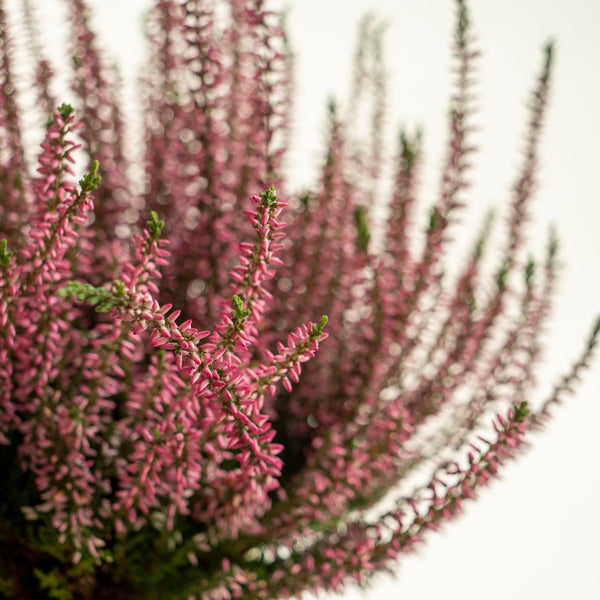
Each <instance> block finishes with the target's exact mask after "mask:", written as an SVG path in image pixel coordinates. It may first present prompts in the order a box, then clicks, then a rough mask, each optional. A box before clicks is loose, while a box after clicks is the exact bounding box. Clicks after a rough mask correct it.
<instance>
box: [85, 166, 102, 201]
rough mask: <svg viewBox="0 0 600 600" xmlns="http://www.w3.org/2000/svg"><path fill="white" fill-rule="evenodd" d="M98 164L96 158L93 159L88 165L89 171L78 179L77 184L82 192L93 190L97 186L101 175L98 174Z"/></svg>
mask: <svg viewBox="0 0 600 600" xmlns="http://www.w3.org/2000/svg"><path fill="white" fill-rule="evenodd" d="M99 166H100V164H99V163H98V161H97V160H95V161H93V162H92V164H91V167H90V172H89V173H86V174H85V175H84V176H83V177H82V178H81V179H80V180H79V186H80V187H81V191H82V193H84V194H85V193H86V192H93V191H94V190H95V189H96V188H97V187H98V184H99V183H100V181H101V180H102V177H100V175H98V167H99Z"/></svg>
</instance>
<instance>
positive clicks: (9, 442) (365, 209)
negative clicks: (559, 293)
mask: <svg viewBox="0 0 600 600" xmlns="http://www.w3.org/2000/svg"><path fill="white" fill-rule="evenodd" d="M68 5H69V9H70V12H69V14H70V22H71V25H72V43H71V45H70V48H71V50H72V56H73V71H72V78H71V84H72V91H73V94H74V96H75V97H74V100H73V106H75V110H74V109H73V108H72V106H71V105H69V104H63V105H61V106H60V107H59V109H58V110H57V111H56V113H55V114H54V116H53V117H52V119H51V120H50V121H49V122H48V125H47V129H46V133H45V136H44V140H43V142H42V144H41V148H42V151H41V154H40V155H39V158H38V163H37V165H36V166H35V167H30V166H29V165H28V163H27V160H25V156H26V155H27V152H25V148H24V147H23V141H22V139H23V138H22V134H21V125H22V123H21V119H20V113H19V108H18V105H19V103H18V101H17V98H16V97H15V95H14V89H15V87H16V84H15V71H14V69H13V63H12V57H11V48H12V45H13V44H14V43H15V40H17V41H18V36H16V37H15V40H12V39H11V37H10V36H9V28H8V25H7V23H8V20H7V18H6V14H5V12H4V10H3V8H2V6H0V139H1V140H2V148H0V189H1V192H2V193H1V194H0V217H1V218H0V230H1V234H0V497H1V498H3V499H4V498H6V501H0V546H5V547H10V548H11V551H12V552H11V556H7V557H4V556H3V557H2V559H3V560H0V587H1V588H2V592H6V593H8V594H9V595H10V594H12V596H14V597H19V598H21V597H22V598H40V597H45V596H44V594H45V595H46V596H48V597H63V598H65V599H67V598H72V599H73V600H75V599H79V598H81V599H83V600H87V599H89V598H95V599H98V600H103V599H104V598H110V599H111V600H114V599H116V600H120V599H121V598H123V599H125V598H131V597H140V598H142V597H143V598H160V599H161V600H163V599H164V598H177V599H182V600H189V599H190V598H200V599H201V600H215V599H217V598H222V599H227V598H230V597H233V598H245V599H247V600H250V599H256V600H269V599H272V598H282V599H283V598H287V597H290V596H292V595H294V596H300V595H301V594H302V593H303V592H305V591H319V590H339V589H341V588H342V587H343V586H344V585H345V584H346V583H347V582H349V581H358V582H361V583H364V582H365V581H366V580H367V579H368V578H369V577H370V576H371V574H372V573H373V572H375V571H377V570H382V569H389V568H390V567H391V566H392V565H393V564H394V563H395V561H397V560H398V559H399V558H400V557H401V556H402V555H403V554H406V553H408V552H411V551H412V550H413V549H414V548H415V546H416V545H417V544H418V543H420V542H421V541H422V540H423V539H424V538H425V535H426V533H427V532H428V531H432V530H433V531H435V530H437V529H438V528H439V527H440V526H441V525H442V524H443V523H444V522H445V521H447V520H449V519H453V518H455V517H456V515H458V514H459V512H460V511H461V509H462V503H463V501H464V500H467V499H470V498H472V497H474V496H475V495H476V492H477V491H478V490H479V489H480V488H481V487H482V486H484V485H487V484H488V482H489V481H491V480H492V479H493V478H494V477H495V476H496V474H497V471H498V469H499V467H500V465H501V464H503V463H504V462H505V461H506V460H508V459H510V458H513V457H514V456H515V455H516V453H517V452H518V451H519V450H520V449H521V448H522V447H523V446H524V445H525V441H526V436H527V435H528V434H529V432H530V431H531V430H534V429H538V428H539V427H540V426H541V425H542V424H543V422H544V421H545V420H546V419H547V418H548V416H549V413H550V409H551V407H552V406H554V405H555V404H557V403H558V402H560V401H562V399H563V398H564V397H565V395H566V393H568V392H570V391H571V389H572V387H573V385H574V383H575V382H576V381H577V379H578V378H579V376H580V374H581V372H582V371H583V370H584V369H585V368H587V367H588V366H589V364H590V361H591V358H592V355H593V353H594V351H595V350H596V347H597V344H598V339H599V337H600V321H598V322H597V323H596V324H595V326H594V328H593V331H592V333H591V334H590V337H589V339H588V340H587V343H586V345H585V347H584V350H583V352H582V353H581V356H580V357H579V359H578V360H576V361H575V363H574V365H573V367H572V368H571V370H570V371H568V372H567V374H566V375H565V376H564V377H563V378H562V379H561V380H559V382H558V384H557V385H556V387H555V388H554V389H553V391H552V393H551V394H550V395H549V397H548V398H547V399H546V401H545V402H542V403H541V404H539V403H538V402H537V401H536V400H535V398H533V387H534V382H535V367H536V365H537V363H538V362H539V360H540V357H541V351H542V345H541V342H540V340H541V334H542V333H543V330H544V327H545V323H546V322H547V319H548V315H549V310H550V304H551V301H552V297H553V293H554V290H555V287H556V286H555V280H556V271H557V250H558V247H557V242H556V237H555V235H554V234H551V236H550V240H549V243H548V250H547V254H546V257H545V259H544V261H543V263H542V264H540V266H538V263H536V262H535V261H534V260H533V259H527V260H525V259H524V258H523V256H522V245H523V242H524V239H525V229H524V226H525V225H526V222H527V218H528V214H529V210H530V209H529V203H530V199H531V196H532V192H533V191H534V187H535V185H534V183H535V180H536V170H537V163H538V149H537V148H538V144H539V139H540V133H541V126H542V123H543V118H544V114H545V108H546V104H547V96H548V90H549V83H550V75H551V68H552V57H553V49H552V45H551V44H550V45H548V46H546V48H545V50H544V61H543V65H542V69H541V71H540V75H539V78H538V82H537V84H536V86H535V89H534V92H533V99H532V102H531V105H530V117H529V121H528V130H527V131H528V133H527V144H526V148H525V155H524V160H523V164H522V166H521V169H520V171H519V173H518V175H517V178H516V183H515V185H514V189H513V196H512V202H511V207H510V218H509V221H508V230H507V232H506V242H505V244H504V246H503V248H502V249H501V250H502V252H501V254H500V256H499V260H498V263H497V266H496V267H495V269H494V270H493V271H491V272H488V270H487V267H486V261H485V256H484V254H485V252H486V246H487V244H486V242H487V240H488V238H490V229H491V226H492V220H491V218H488V219H486V221H485V222H484V223H483V225H482V228H481V230H480V232H479V233H478V235H477V237H476V239H475V240H474V242H473V245H472V249H471V251H470V253H469V255H468V256H467V258H466V260H465V262H464V264H463V265H462V267H460V268H459V269H457V270H456V278H455V279H454V280H452V281H451V280H450V279H449V278H447V277H445V276H444V271H445V265H444V257H445V252H446V249H447V248H448V247H449V244H450V239H451V231H452V227H454V225H455V222H456V220H457V217H458V216H459V215H460V212H461V209H462V208H463V207H464V206H465V205H466V201H467V194H466V190H467V188H468V180H467V177H468V170H469V168H470V164H469V159H470V156H471V154H472V152H473V150H474V149H473V148H472V146H471V145H470V142H469V134H470V129H471V126H470V122H471V115H472V112H473V109H472V104H471V93H470V90H471V85H472V82H473V77H472V73H473V67H474V63H475V60H476V58H477V54H478V53H477V50H476V48H474V42H473V39H474V38H473V34H472V25H471V20H470V17H469V14H468V11H467V7H466V3H465V2H464V1H463V0H456V6H457V24H456V35H455V40H454V53H455V58H456V67H457V68H456V76H455V93H454V95H453V97H452V99H451V107H450V109H451V110H450V122H449V131H448V142H447V150H446V158H445V162H444V164H443V167H442V175H441V183H440V189H439V194H438V199H437V202H435V203H434V205H433V206H432V207H431V209H430V211H429V219H428V222H427V223H426V224H425V227H424V231H422V232H421V233H422V234H423V245H422V247H421V248H419V247H418V246H416V245H415V244H414V241H413V240H414V234H415V228H416V227H417V220H416V219H415V215H416V214H417V188H418V183H419V174H420V166H421V162H422V143H421V136H420V133H419V132H418V131H417V132H416V133H409V132H408V131H406V130H402V131H401V132H400V134H399V136H398V141H399V144H398V150H397V156H396V159H395V164H394V172H393V174H392V182H391V183H392V186H393V187H392V193H391V197H390V201H389V217H388V221H387V224H385V225H384V231H383V234H382V235H380V234H379V231H381V228H378V226H377V224H375V223H374V222H373V220H374V219H373V212H372V211H370V206H371V205H373V204H375V203H376V202H379V200H380V196H381V194H382V190H383V189H384V188H386V187H387V186H384V183H385V182H384V181H383V177H384V172H385V170H384V169H383V168H382V164H383V156H384V148H383V144H382V139H383V136H382V129H381V128H382V123H384V122H385V108H386V101H385V90H386V86H387V82H386V76H385V73H386V68H385V62H384V57H383V53H382V48H383V46H382V41H381V33H382V30H383V28H384V26H383V25H381V24H379V23H377V21H376V20H375V19H373V18H367V19H365V21H364V23H363V26H362V28H361V36H362V38H361V42H360V43H359V49H358V52H357V64H356V69H355V81H354V95H353V98H352V100H351V103H350V108H349V111H348V112H346V113H344V109H343V107H342V105H341V104H339V103H336V102H334V101H332V102H331V103H330V105H329V110H328V114H327V117H328V138H327V142H326V147H325V152H324V159H323V164H322V172H321V176H320V178H319V180H318V181H317V183H316V185H315V187H314V189H312V190H310V191H308V192H306V193H302V194H300V195H294V194H289V193H287V192H283V194H284V195H285V197H286V199H289V203H288V202H285V203H284V202H282V201H281V200H280V199H279V198H278V196H277V194H276V192H275V187H277V189H279V190H285V172H284V170H283V165H284V162H283V161H284V158H285V151H286V141H287V135H288V132H289V122H290V100H289V98H290V87H291V85H292V81H291V74H290V65H291V62H292V56H291V52H290V48H289V43H288V40H287V36H286V33H285V31H284V28H283V26H282V21H281V20H280V19H279V16H278V15H277V14H275V13H272V12H270V11H268V10H267V9H266V6H265V3H264V1H263V0H228V1H227V2H224V3H222V4H219V5H218V6H217V5H216V3H214V2H212V1H208V0H195V1H192V0H189V1H188V0H156V2H155V5H154V7H153V8H152V9H151V11H150V13H149V16H148V27H147V30H148V37H149V42H150V48H151V56H150V58H149V60H148V63H147V66H148V68H147V69H146V71H145V73H144V75H143V83H142V86H143V98H144V111H143V112H144V119H143V120H144V127H145V143H146V146H145V154H144V159H143V161H141V164H138V165H135V166H136V167H137V173H139V171H140V169H142V168H143V169H144V170H145V176H144V177H143V178H142V181H141V182H140V180H139V178H138V177H137V176H136V179H135V181H134V180H132V179H131V177H130V176H129V175H130V173H129V170H128V165H129V163H128V161H126V160H125V145H124V139H125V138H124V129H123V128H124V123H126V122H127V120H128V117H129V114H128V111H129V110H130V108H129V107H124V105H122V104H121V103H119V101H118V93H117V87H118V80H119V79H118V76H117V74H116V73H115V72H114V70H112V69H111V68H109V67H107V66H106V65H105V64H104V61H103V56H102V54H101V53H100V52H99V51H98V50H97V46H96V38H95V36H94V34H93V33H92V32H91V30H90V27H89V21H90V18H89V11H88V9H87V6H86V3H85V1H84V0H69V3H68ZM25 9H26V10H25V20H26V29H27V31H28V37H29V41H28V45H29V46H30V48H31V50H32V53H33V58H34V59H35V64H36V65H37V67H38V70H37V74H36V77H35V78H34V81H35V83H34V87H35V90H34V91H35V93H36V96H37V106H38V107H40V108H41V110H42V111H43V112H45V111H46V109H47V107H48V106H49V103H50V102H51V93H50V91H49V90H50V89H52V87H53V86H52V85H51V84H52V83H53V82H52V81H51V78H52V69H51V68H50V67H49V63H48V61H46V59H45V58H44V55H43V50H42V49H41V47H40V46H39V44H38V43H37V41H36V36H35V35H34V32H35V23H34V16H35V15H34V12H33V7H32V5H30V4H28V3H27V4H26V7H25ZM365 105H366V106H368V107H369V109H370V119H371V132H370V139H369V140H368V141H367V143H364V142H363V141H362V140H361V139H360V136H359V135H357V134H356V131H355V125H356V122H357V120H359V119H357V118H355V117H356V115H357V113H358V112H359V111H360V109H361V107H363V106H365ZM45 116H46V115H45V114H44V118H45ZM75 134H76V135H77V138H78V139H76V138H75V137H74V135H75ZM78 140H79V141H81V148H80V146H79V143H78ZM357 149H360V150H357ZM78 151H80V152H81V154H80V155H79V156H78V155H77V154H76V152H78ZM84 154H86V155H87V157H86V156H85V155H84ZM86 158H87V159H89V163H86ZM79 159H81V160H79ZM80 163H81V164H89V166H88V167H87V168H86V170H85V172H84V174H83V175H82V176H80V177H79V181H77V178H76V176H75V172H76V165H77V164H80ZM36 169H37V171H36ZM101 175H102V180H101ZM136 189H137V190H140V193H139V196H138V197H135V195H134V194H133V190H136ZM259 190H265V191H263V192H262V193H257V191H259ZM247 198H250V202H251V207H248V208H247V207H246V204H245V202H246V199H247ZM288 204H289V206H288ZM284 209H286V215H287V217H288V220H289V222H290V226H289V228H288V230H287V231H288V233H287V236H286V235H285V234H284V233H283V227H284V225H285V224H284V223H283V222H282V221H281V214H282V211H283V210H284ZM141 212H147V214H148V217H146V218H142V217H141ZM450 281H451V282H450ZM323 314H327V315H328V317H325V316H323V317H321V318H320V319H319V320H318V321H316V322H315V321H314V319H315V318H318V317H319V315H323ZM321 344H324V346H323V349H324V350H325V351H324V352H319V356H318V358H317V360H312V359H313V358H315V357H316V354H317V352H318V351H319V348H320V347H321ZM412 477H415V480H414V481H413V479H412ZM419 478H420V479H419ZM399 485H401V486H402V487H401V488H399V487H398V486H399ZM382 498H386V500H387V501H388V502H387V504H386V505H385V506H383V505H381V504H380V501H381V499H382ZM390 506H391V508H390ZM31 573H34V577H33V578H32V577H31Z"/></svg>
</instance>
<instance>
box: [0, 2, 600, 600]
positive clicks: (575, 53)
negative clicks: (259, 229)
mask: <svg viewBox="0 0 600 600" xmlns="http://www.w3.org/2000/svg"><path fill="white" fill-rule="evenodd" d="M18 1H19V0H8V5H9V7H10V5H11V4H12V3H15V4H16V3H17V2H18ZM33 3H34V4H37V5H38V8H39V9H40V12H41V13H42V14H43V23H44V27H43V30H44V31H43V33H44V37H46V38H49V37H54V38H56V36H57V35H59V33H58V32H60V31H61V26H62V24H63V23H62V22H63V19H64V12H63V10H62V8H61V7H60V5H57V0H33ZM90 3H91V4H92V5H93V6H94V7H95V9H96V10H97V17H96V19H95V24H96V26H97V27H96V28H97V30H98V31H99V33H100V35H101V38H102V39H103V40H104V41H105V43H106V47H107V49H108V50H109V51H110V53H111V54H112V55H113V56H115V57H116V58H117V59H118V61H119V62H120V64H121V65H122V70H123V74H124V77H125V80H126V82H128V85H129V86H130V87H129V90H130V91H129V92H128V97H130V96H131V94H132V93H133V92H132V89H133V88H132V87H131V82H132V81H133V80H134V78H135V75H136V72H137V70H138V68H139V65H140V64H141V61H142V60H143V45H142V37H141V17H140V15H141V14H142V11H143V10H144V8H145V7H147V5H148V1H147V0H93V1H92V0H90ZM286 4H289V5H290V6H291V12H290V20H289V24H290V27H291V34H292V37H293V44H294V46H295V48H296V50H297V95H296V122H295V128H296V137H295V140H296V145H295V147H294V151H293V155H292V157H293V158H292V161H291V168H292V174H291V177H292V181H293V182H294V183H295V184H298V185H300V184H306V183H309V182H310V180H311V178H313V177H314V173H315V168H316V167H317V165H318V158H319V157H320V156H321V154H322V145H323V138H324V113H325V111H324V107H325V101H326V98H327V97H328V96H329V95H330V94H335V95H336V96H337V97H339V98H340V99H342V100H344V99H345V98H346V97H347V94H348V90H349V83H350V73H351V70H350V68H351V60H352V53H353V47H354V42H355V38H356V35H355V34H356V25H357V23H358V22H359V20H360V17H361V16H362V15H363V14H364V13H365V12H367V11H371V10H373V11H375V12H376V13H377V14H379V15H381V16H382V17H383V18H384V19H385V20H386V21H387V22H388V23H389V29H388V33H387V38H386V48H387V60H388V70H389V72H390V75H391V80H390V82H391V90H390V91H391V98H390V100H391V101H390V110H391V115H392V116H391V118H390V119H389V123H388V125H389V128H390V131H392V132H395V131H396V125H397V124H398V123H399V122H400V119H401V120H402V122H403V123H405V124H409V125H416V124H422V125H424V129H425V166H424V169H423V177H422V181H423V184H422V190H421V191H422V196H423V200H424V201H425V204H427V205H428V204H430V203H431V201H432V200H433V198H434V194H435V190H436V185H437V181H438V173H439V165H440V162H441V158H442V151H443V147H444V140H445V122H446V121H445V118H446V108H447V98H448V96H449V92H450V87H449V84H450V75H449V65H450V63H449V56H450V53H449V48H450V43H451V32H452V28H453V22H454V3H453V2H452V0H428V1H427V2H423V1H417V0H373V1H368V0H298V1H296V2H293V1H289V2H287V3H286ZM279 5H281V4H279ZM470 5H471V11H472V18H473V21H474V24H475V31H476V32H477V34H478V38H479V47H480V49H481V50H482V53H483V56H482V58H481V60H480V62H479V75H478V81H479V86H478V88H477V92H478V106H479V112H478V115H477V119H476V122H477V125H478V126H479V128H480V132H479V134H478V136H477V137H476V139H475V141H476V143H477V144H478V146H479V147H480V148H481V152H480V154H479V155H478V157H477V158H476V159H475V161H474V167H475V168H474V171H473V175H472V178H471V179H472V182H473V188H472V193H471V195H470V198H471V205H472V206H473V207H475V208H476V211H477V210H479V211H480V210H481V209H482V208H485V207H487V206H489V205H490V204H491V203H493V204H497V205H501V204H502V203H503V202H504V203H505V202H506V201H507V199H508V191H509V186H510V183H511V182H512V178H513V176H514V173H515V170H516V167H517V165H518V160H519V156H520V155H519V151H520V149H521V148H522V144H521V135H522V134H523V131H524V123H525V119H526V116H527V114H526V110H525V103H526V100H527V95H528V93H529V90H530V89H531V87H532V85H533V82H534V78H535V75H536V73H537V72H538V70H539V66H540V64H541V60H542V55H541V49H542V46H543V44H544V42H545V41H546V40H547V39H548V38H549V37H552V38H554V39H555V40H556V42H557V45H556V58H557V60H556V68H555V72H554V78H553V85H552V97H551V103H550V110H549V113H548V117H547V121H546V128H545V132H544V136H543V145H542V160H541V163H542V170H541V183H540V186H539V188H538V193H537V195H536V201H535V209H534V212H535V218H534V220H533V223H532V236H531V244H532V249H533V250H534V251H536V252H539V251H540V250H541V248H542V247H543V240H544V239H545V234H546V231H547V227H548V224H549V223H550V222H554V223H556V224H557V225H558V228H559V233H560V238H561V241H562V262H563V264H564V265H565V268H564V271H563V273H562V277H561V281H560V294H559V297H558V299H557V303H556V307H555V312H554V318H553V321H552V327H551V329H549V331H548V335H547V340H546V341H547V352H546V356H545V364H544V366H543V368H542V369H541V370H540V375H539V384H540V393H541V394H543V392H544V391H548V389H549V387H550V385H551V383H552V382H553V381H554V380H555V379H556V377H557V376H559V375H560V374H561V373H562V372H563V371H564V369H565V368H566V367H567V365H568V364H569V363H570V361H571V360H573V359H574V358H575V356H576V354H577V353H578V351H579V349H580V348H581V346H582V344H583V339H584V337H585V336H586V335H587V332H588V330H589V325H590V324H591V322H592V320H593V318H594V316H595V315H596V314H597V313H598V312H600V269H598V261H599V259H600V235H599V232H598V225H599V224H600V201H599V200H600V198H599V193H598V179H599V173H598V171H599V163H600V152H599V150H598V140H600V109H599V107H600V36H598V29H599V28H600V2H598V1H597V0H505V1H504V2H497V1H494V0H479V1H478V2H475V1H474V0H472V1H471V2H470ZM56 52H57V53H59V52H60V48H58V49H56ZM65 99H66V100H68V98H65ZM470 223H471V222H469V227H470ZM469 233H470V232H469ZM534 399H535V398H534ZM555 416H556V418H555V420H554V421H553V422H551V424H550V425H549V426H548V427H547V429H546V431H545V432H544V433H543V434H541V435H538V436H536V437H535V438H533V439H532V448H531V449H530V450H529V452H528V453H527V454H526V455H525V456H523V457H521V459H520V460H519V461H518V462H517V463H514V464H512V465H510V466H509V467H508V468H506V469H505V470H504V472H503V481H501V482H496V483H495V485H493V486H492V487H491V489H488V490H486V491H485V492H484V493H483V494H482V495H481V497H480V499H479V501H478V502H476V503H470V504H468V505H467V513H466V515H465V516H464V517H462V518H461V519H459V520H458V521H456V522H455V523H453V524H452V525H451V526H449V527H447V528H446V529H445V530H444V532H443V533H441V534H434V535H432V536H431V537H430V538H429V540H428V543H427V545H426V546H424V547H423V549H422V550H421V551H420V552H419V554H417V555H413V556H411V557H408V558H406V559H405V560H404V561H403V562H402V563H401V565H400V567H399V570H398V578H397V579H396V580H391V579H390V578H379V579H377V580H376V581H375V585H374V586H373V587H372V588H371V589H370V590H369V591H367V592H356V591H349V592H348V593H347V594H346V598H347V599H348V600H351V599H352V600H354V599H357V598H359V597H363V598H368V599H369V600H383V599H387V598H389V599H392V598H404V597H405V598H411V599H421V598H426V599H428V598H437V597H443V598H445V599H446V600H458V599H460V600H482V599H486V600H500V599H505V598H507V597H509V598H511V599H512V600H533V599H537V598H540V599H541V598H543V599H544V600H554V599H557V600H558V599H562V598H573V599H577V600H594V599H597V598H600V568H598V562H599V560H598V559H600V552H599V550H598V548H599V541H600V540H599V535H600V510H598V500H597V499H598V496H599V493H600V470H599V469H598V462H597V458H598V457H600V435H599V434H600V361H596V363H595V364H594V367H593V370H592V372H589V373H587V374H586V376H585V378H584V381H583V382H582V384H581V385H580V387H579V388H578V389H577V393H576V395H575V396H574V397H573V398H571V399H569V401H568V402H567V403H566V404H565V405H564V406H562V407H561V408H559V409H558V410H557V411H556V412H555Z"/></svg>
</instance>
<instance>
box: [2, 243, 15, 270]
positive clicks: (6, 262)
mask: <svg viewBox="0 0 600 600" xmlns="http://www.w3.org/2000/svg"><path fill="white" fill-rule="evenodd" d="M6 244H7V242H6V240H0V266H2V268H4V269H8V265H9V263H10V259H11V258H12V256H13V253H12V252H10V251H7V250H6Z"/></svg>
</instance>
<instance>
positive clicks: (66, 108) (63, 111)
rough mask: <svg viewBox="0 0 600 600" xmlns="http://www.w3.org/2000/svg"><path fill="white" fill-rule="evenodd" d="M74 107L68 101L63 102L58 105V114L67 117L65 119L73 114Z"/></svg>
mask: <svg viewBox="0 0 600 600" xmlns="http://www.w3.org/2000/svg"><path fill="white" fill-rule="evenodd" d="M73 112H74V109H73V107H72V106H71V105H70V104H67V103H66V102H63V103H62V104H61V105H60V106H59V107H58V114H59V115H60V116H61V117H62V118H63V119H65V121H66V120H67V119H68V118H69V117H70V116H71V115H72V114H73Z"/></svg>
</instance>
